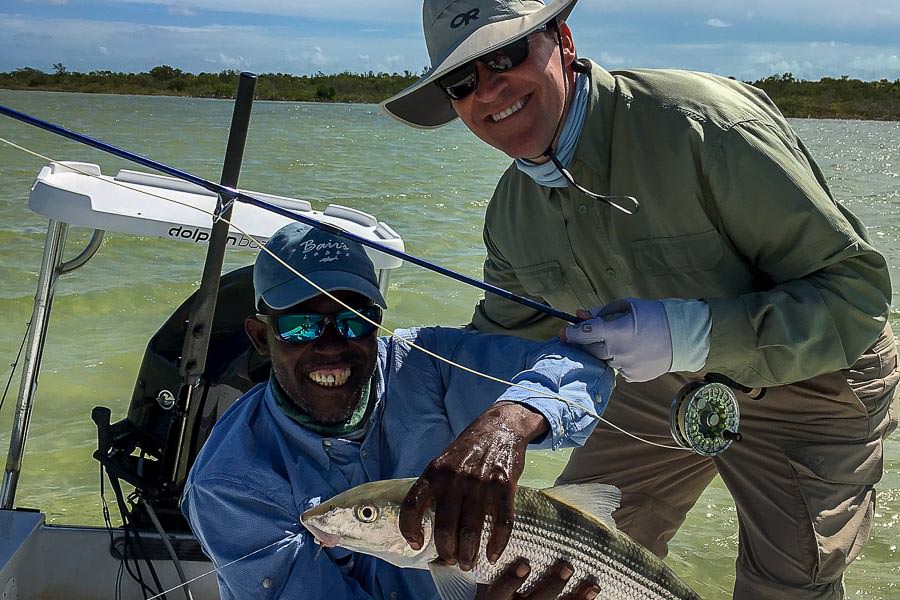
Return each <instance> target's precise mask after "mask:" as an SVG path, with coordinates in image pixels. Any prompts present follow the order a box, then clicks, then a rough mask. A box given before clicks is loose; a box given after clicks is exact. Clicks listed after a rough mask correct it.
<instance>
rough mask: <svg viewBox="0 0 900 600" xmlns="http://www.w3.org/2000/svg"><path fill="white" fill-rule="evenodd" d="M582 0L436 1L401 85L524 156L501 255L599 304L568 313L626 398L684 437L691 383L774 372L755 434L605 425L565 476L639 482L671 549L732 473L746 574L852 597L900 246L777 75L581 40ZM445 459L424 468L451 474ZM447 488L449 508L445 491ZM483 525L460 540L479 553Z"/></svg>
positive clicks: (644, 531) (537, 290)
mask: <svg viewBox="0 0 900 600" xmlns="http://www.w3.org/2000/svg"><path fill="white" fill-rule="evenodd" d="M574 5H575V0H559V1H557V2H555V3H553V4H550V5H548V6H545V5H544V4H543V3H542V2H540V1H539V0H425V3H424V11H423V26H424V32H425V40H426V43H427V47H428V53H429V55H430V57H431V63H432V68H431V69H430V70H429V71H427V72H426V74H425V75H424V76H423V77H422V78H421V79H420V80H419V81H418V82H416V83H415V84H414V85H412V86H411V87H409V88H408V89H406V90H404V91H403V92H401V93H399V94H397V95H396V96H394V97H393V98H390V99H388V100H387V101H385V102H384V104H383V108H384V109H385V110H386V111H387V113H388V114H390V115H391V116H393V117H395V118H397V119H399V120H401V121H403V122H405V123H407V124H410V125H413V126H416V127H440V126H442V125H444V124H446V123H448V122H450V121H452V120H453V119H455V118H457V117H459V118H460V119H461V120H462V121H463V122H464V123H465V124H466V126H467V127H468V128H469V129H470V130H471V131H472V132H473V133H474V134H475V135H476V136H478V137H479V138H481V139H482V140H483V141H485V142H486V143H488V144H490V145H491V146H493V147H495V148H498V149H499V150H501V151H503V152H505V153H506V154H508V155H509V156H510V157H511V158H513V159H514V163H513V164H512V165H511V166H510V167H509V168H508V169H507V171H506V172H505V173H504V174H503V176H502V178H501V179H500V182H499V183H498V185H497V188H496V190H495V192H494V196H493V198H492V199H491V203H490V205H489V206H488V208H487V214H486V223H485V227H484V241H485V245H486V247H487V259H486V261H485V266H484V278H485V280H486V281H487V282H488V283H491V284H494V285H497V286H500V287H503V288H505V289H507V290H510V291H512V292H515V293H517V294H521V295H524V296H527V297H530V298H532V299H535V300H538V301H542V302H545V303H547V304H550V305H552V306H554V307H555V308H557V309H560V310H564V311H568V312H575V311H576V310H579V309H582V308H585V307H596V308H593V309H591V310H590V311H589V312H586V311H582V312H579V313H578V314H579V316H580V317H582V318H584V319H586V320H585V321H584V322H582V323H581V324H579V325H576V326H569V327H568V328H566V329H565V330H564V333H563V335H564V337H566V338H567V339H569V340H570V341H574V342H578V343H583V344H586V348H587V349H589V350H590V351H591V352H593V353H594V354H595V355H596V356H598V357H600V358H602V359H604V360H607V361H608V363H609V364H610V365H611V366H614V367H616V368H617V369H618V371H619V375H621V379H622V380H623V381H620V385H619V386H618V387H617V388H616V391H615V392H614V394H613V398H612V401H611V402H610V405H609V410H608V411H607V413H606V416H607V417H608V418H609V420H610V421H612V422H613V423H615V424H616V425H618V426H620V427H623V428H624V429H626V430H628V431H633V432H639V433H641V434H642V435H643V437H645V438H648V439H649V440H651V441H654V442H659V443H663V444H668V445H671V438H670V436H669V425H668V412H669V404H670V402H671V400H672V398H673V396H674V395H675V394H676V392H677V391H678V390H679V389H680V388H681V387H682V386H683V385H685V384H686V383H687V382H689V381H692V380H696V379H698V378H699V377H702V376H703V375H704V374H705V373H707V372H714V373H719V374H723V375H725V376H727V377H730V378H731V379H733V380H734V381H736V382H738V383H740V384H743V385H745V386H748V387H765V388H768V393H767V394H766V395H765V396H764V397H763V398H762V399H759V400H751V399H749V398H747V397H742V398H741V399H740V400H741V407H740V409H741V430H742V432H743V437H744V439H743V441H742V442H741V443H739V444H734V445H732V446H731V448H729V449H728V450H727V451H726V452H724V453H723V454H720V455H719V456H716V457H713V458H710V457H703V456H698V455H695V454H692V453H689V452H679V451H675V450H669V449H661V448H657V447H654V446H651V445H648V444H644V443H641V442H639V441H635V440H633V439H632V438H630V437H626V436H624V435H622V434H621V433H619V432H617V431H614V430H612V429H610V428H608V427H605V426H600V427H598V428H597V429H596V430H595V432H594V434H593V435H592V437H591V438H590V440H589V441H588V443H587V444H586V445H585V446H584V447H583V448H580V449H576V450H575V451H574V452H573V455H572V458H571V460H570V462H569V464H568V465H567V467H566V469H565V471H564V472H563V474H562V475H561V480H562V482H574V481H586V480H600V481H604V482H608V483H613V484H615V485H617V486H619V487H620V488H622V491H623V500H622V505H623V507H622V508H621V509H620V510H619V511H617V512H616V514H615V518H616V521H617V523H618V524H619V525H620V527H622V529H624V530H625V531H626V532H627V533H628V534H629V535H631V536H632V537H633V538H635V539H637V540H638V541H640V542H641V543H643V544H644V545H645V546H647V547H648V548H649V549H651V550H652V551H653V552H655V553H656V554H658V555H659V556H664V555H665V554H666V552H667V544H668V541H669V540H670V539H671V538H672V536H673V535H674V534H675V532H676V531H677V530H678V528H679V527H680V526H681V524H682V523H683V521H684V519H685V516H686V514H687V512H688V511H689V510H690V508H691V507H692V506H693V505H694V503H695V501H696V500H697V498H698V497H699V496H700V494H701V493H702V491H703V490H704V488H705V487H706V486H707V484H708V483H709V482H710V481H711V480H712V478H713V477H714V476H715V475H716V474H719V475H721V477H722V479H723V481H724V482H725V484H726V486H727V487H728V489H729V491H730V492H731V494H732V496H733V498H734V501H735V504H736V506H737V511H738V518H739V526H740V531H739V544H740V545H739V552H738V559H737V565H736V570H737V578H736V582H735V590H734V597H735V598H737V599H740V600H749V599H751V598H753V599H758V598H766V599H792V600H798V599H817V600H819V599H821V600H824V599H839V598H843V595H844V592H843V584H842V582H843V573H844V570H845V569H846V567H847V565H849V564H850V562H852V561H853V559H854V558H856V556H858V555H859V553H860V551H861V549H862V547H863V545H864V543H865V541H866V539H867V538H868V535H869V528H870V526H871V521H872V517H873V512H874V506H875V489H874V486H875V484H876V483H877V482H878V481H879V479H880V478H881V474H882V440H883V438H884V437H885V436H887V435H888V434H889V433H890V432H891V431H892V430H893V429H894V428H895V427H896V423H897V397H896V395H895V388H896V387H897V382H898V378H900V372H898V367H897V353H896V349H895V344H894V337H893V334H892V332H891V329H890V326H889V324H888V322H887V318H886V317H887V314H888V309H889V306H890V301H891V285H890V280H889V277H888V268H887V265H886V262H885V259H884V257H883V256H882V255H881V254H880V253H879V252H878V251H877V250H876V249H875V248H874V247H873V246H872V245H871V243H870V242H869V240H868V237H867V235H866V230H865V227H864V225H863V224H862V223H861V222H860V221H859V219H857V218H856V217H855V216H854V215H853V214H851V213H850V212H849V211H848V210H846V209H845V208H844V207H843V206H841V205H840V204H838V203H837V202H836V201H835V199H834V198H833V197H832V195H831V192H830V190H829V189H828V186H827V184H826V182H825V179H824V177H823V175H822V173H821V171H820V169H819V167H818V166H817V165H816V163H815V161H814V160H813V158H812V157H811V156H810V154H809V152H808V151H807V149H806V147H805V146H804V144H803V142H802V141H801V140H800V139H798V137H797V136H796V134H795V133H794V131H793V130H792V129H791V127H790V125H789V124H788V123H787V122H786V121H785V119H784V118H783V117H782V115H781V114H780V112H779V111H778V109H777V107H776V106H775V105H774V104H773V103H772V102H771V100H769V98H767V97H766V95H765V94H764V93H763V92H761V91H760V90H758V89H755V88H753V87H750V86H748V85H745V84H743V83H740V82H737V81H734V80H730V79H725V78H722V77H717V76H714V75H709V74H705V73H692V72H685V71H677V70H629V71H620V72H612V73H611V72H608V71H606V70H604V69H603V68H601V67H600V66H599V65H597V64H596V63H594V62H592V61H589V60H579V59H578V58H577V56H576V52H575V44H574V41H573V38H572V33H571V31H570V30H569V27H568V26H567V25H566V23H565V19H566V17H567V16H568V15H569V13H570V12H571V10H572V8H573V7H574ZM472 321H473V324H474V326H475V327H477V328H478V329H480V330H482V331H493V332H498V331H503V332H509V333H515V334H518V335H522V336H526V337H532V338H538V339H540V338H545V337H547V336H550V335H553V334H555V333H556V332H557V331H558V330H559V329H560V328H561V327H562V326H565V325H566V324H565V323H562V322H560V321H559V320H556V319H554V318H552V317H548V316H547V315H544V314H542V313H539V312H537V311H534V310H532V309H529V308H526V307H523V306H521V305H518V304H515V303H513V302H510V301H507V300H504V299H502V298H499V297H495V296H490V295H489V296H487V297H486V298H485V299H484V300H482V301H481V302H480V303H479V305H478V306H477V307H476V309H475V314H474V316H473V319H472ZM451 450H452V448H451ZM438 462H439V463H440V465H436V464H435V463H432V466H431V467H429V470H427V471H426V472H425V474H424V475H423V479H425V480H428V479H429V478H433V477H435V473H436V469H437V467H438V466H440V469H441V470H442V472H444V473H450V474H452V473H453V471H454V469H455V465H454V464H453V461H452V460H447V459H446V457H443V456H442V457H441V458H439V459H438ZM423 487H427V486H424V484H423ZM421 495H424V496H429V495H428V494H421ZM428 499H429V500H436V501H437V502H438V511H439V512H440V511H441V510H442V508H441V505H442V503H443V500H442V498H441V496H440V491H435V492H432V493H431V494H430V496H429V497H428ZM424 502H425V500H422V499H420V498H416V499H414V500H410V505H411V506H418V505H421V504H423V503H424ZM409 512H410V513H411V514H412V517H409V518H408V521H407V522H406V526H405V528H404V534H405V535H407V538H408V539H410V540H412V542H413V544H415V540H416V537H417V532H416V525H415V521H416V520H417V518H418V517H419V512H420V511H419V510H418V509H417V510H416V511H413V510H410V511H409ZM413 517H414V518H413ZM450 537H452V536H450ZM462 537H463V536H462V533H460V534H459V536H458V539H462ZM501 545H502V540H501ZM467 548H468V547H467V546H465V545H462V544H457V543H456V542H454V541H451V542H450V543H448V545H447V547H445V548H444V550H443V551H444V553H445V554H452V553H456V554H458V555H460V556H461V561H465V560H468V553H469V552H470V551H469V550H468V549H467ZM462 555H466V556H462ZM442 556H444V555H443V554H442Z"/></svg>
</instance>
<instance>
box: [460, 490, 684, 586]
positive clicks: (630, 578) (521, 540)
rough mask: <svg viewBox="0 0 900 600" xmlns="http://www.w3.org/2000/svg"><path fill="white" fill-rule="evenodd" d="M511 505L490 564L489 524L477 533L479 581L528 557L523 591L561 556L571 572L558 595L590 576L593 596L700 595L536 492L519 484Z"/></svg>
mask: <svg viewBox="0 0 900 600" xmlns="http://www.w3.org/2000/svg"><path fill="white" fill-rule="evenodd" d="M515 504H516V518H515V523H514V525H513V531H512V534H511V535H510V541H509V545H508V546H507V548H506V550H505V551H504V553H503V555H502V556H501V557H500V560H498V561H497V563H496V564H494V565H492V564H490V562H488V560H487V557H486V556H485V554H484V551H483V549H484V548H486V545H487V540H488V537H489V531H490V528H489V526H488V527H486V528H485V530H484V531H483V533H482V544H481V548H482V551H481V552H480V554H479V559H478V561H477V563H476V565H475V573H476V576H477V577H478V579H479V580H481V581H492V580H493V579H494V578H495V577H497V576H498V575H500V573H501V572H502V571H503V570H504V569H505V568H506V566H507V565H508V564H509V563H510V562H511V561H512V560H514V559H515V558H517V557H520V556H521V557H524V558H527V559H528V561H529V563H530V564H531V569H532V574H531V575H530V576H529V578H528V580H526V582H525V584H524V586H523V588H522V591H523V593H524V592H527V591H528V590H530V589H531V588H532V587H533V586H534V585H535V584H536V583H537V582H538V581H539V579H540V576H541V574H543V573H544V572H545V570H546V569H547V568H549V567H550V566H551V565H553V564H554V563H555V562H556V561H557V560H559V559H560V558H562V559H565V560H566V561H567V562H569V564H570V565H571V566H572V568H573V569H574V571H575V573H574V575H573V576H572V578H571V579H570V580H569V583H568V584H567V585H566V588H565V589H564V590H563V593H569V592H571V591H572V590H573V589H574V588H575V586H576V585H577V583H578V582H579V581H581V580H582V579H584V578H585V577H593V578H594V579H595V580H596V582H597V583H598V585H599V586H600V590H601V591H600V595H599V596H598V598H609V599H611V600H612V599H622V600H631V599H654V600H655V599H666V600H681V599H693V598H699V596H697V594H696V593H694V592H693V591H692V590H691V589H690V588H689V587H688V586H687V585H685V584H684V583H683V582H682V581H680V580H679V579H678V578H677V577H676V576H675V574H674V573H672V572H671V570H669V569H668V567H666V566H665V564H663V563H662V562H661V561H660V560H659V559H658V558H656V557H655V556H653V555H652V554H651V553H650V552H649V551H648V550H646V549H645V548H644V547H643V546H641V545H639V544H638V543H637V542H635V541H634V540H631V539H630V538H628V537H626V536H624V535H622V534H621V533H619V532H617V531H614V530H612V529H610V528H608V527H606V526H605V525H604V524H603V523H601V522H598V521H597V520H595V519H592V518H590V517H588V516H586V515H585V514H584V513H581V512H580V511H577V510H574V509H572V508H571V507H569V506H566V505H565V504H563V503H561V502H558V501H556V500H555V499H553V498H551V497H549V496H547V495H546V494H543V493H541V492H540V491H539V490H533V489H529V488H519V489H518V491H517V492H516V498H515ZM487 521H488V525H489V519H488V520H487ZM587 540H590V541H587Z"/></svg>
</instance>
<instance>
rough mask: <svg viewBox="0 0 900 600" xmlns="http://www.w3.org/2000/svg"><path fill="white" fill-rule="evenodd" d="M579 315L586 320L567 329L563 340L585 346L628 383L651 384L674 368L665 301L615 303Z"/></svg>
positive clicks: (622, 301) (578, 314)
mask: <svg viewBox="0 0 900 600" xmlns="http://www.w3.org/2000/svg"><path fill="white" fill-rule="evenodd" d="M576 314H577V316H578V317H579V318H580V319H584V320H583V321H582V322H581V323H576V324H575V325H569V326H568V327H566V328H565V329H563V330H562V331H561V332H560V338H561V339H562V340H563V341H566V342H572V343H575V344H581V345H583V346H584V349H585V350H587V351H588V352H590V353H591V354H593V355H594V356H596V357H597V358H599V359H600V360H605V361H606V362H607V363H608V364H609V366H611V367H613V368H615V369H617V370H618V371H619V372H620V373H621V374H622V376H623V377H624V378H625V379H626V380H627V381H650V380H651V379H656V378H657V377H659V376H660V375H662V374H664V373H668V372H669V370H670V369H671V368H672V334H671V331H670V329H669V320H668V318H667V317H666V309H665V306H664V305H663V303H662V302H661V301H659V300H639V299H637V298H628V299H625V300H614V301H613V302H610V303H609V304H607V305H605V306H599V307H597V308H593V309H591V310H590V312H588V311H585V310H579V311H578V312H577V313H576Z"/></svg>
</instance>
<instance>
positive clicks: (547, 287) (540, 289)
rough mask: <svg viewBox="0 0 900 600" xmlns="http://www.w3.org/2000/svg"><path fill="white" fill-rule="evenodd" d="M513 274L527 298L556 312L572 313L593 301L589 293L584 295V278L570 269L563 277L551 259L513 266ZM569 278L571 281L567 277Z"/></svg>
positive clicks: (588, 287) (587, 288) (574, 269)
mask: <svg viewBox="0 0 900 600" xmlns="http://www.w3.org/2000/svg"><path fill="white" fill-rule="evenodd" d="M514 271H515V274H516V279H518V281H519V283H520V284H521V285H522V287H523V288H524V289H525V291H526V292H527V294H528V296H530V297H532V298H537V299H539V300H541V301H542V302H544V303H546V304H549V305H550V306H552V307H554V308H556V309H558V310H563V311H569V312H572V311H574V310H575V309H577V308H581V307H582V306H588V305H590V303H591V302H592V301H593V300H594V296H593V294H591V293H587V292H589V290H590V286H589V285H588V284H587V279H586V278H585V277H584V276H583V275H581V274H580V273H579V271H578V269H577V268H574V267H573V268H571V269H570V271H569V272H568V274H567V272H566V271H565V270H563V268H562V266H561V265H560V263H559V262H558V261H555V260H551V261H547V262H543V263H538V264H535V265H527V266H523V267H516V268H515V269H514ZM570 276H571V277H573V278H574V281H573V280H571V279H570V278H569V277H570ZM585 303H588V304H585Z"/></svg>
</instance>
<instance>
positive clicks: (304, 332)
mask: <svg viewBox="0 0 900 600" xmlns="http://www.w3.org/2000/svg"><path fill="white" fill-rule="evenodd" d="M357 312H358V313H360V314H361V315H363V316H364V317H366V319H369V320H371V321H375V322H376V323H381V307H379V306H366V307H363V308H357V309H356V312H354V311H352V310H342V311H341V312H339V313H335V314H332V315H323V314H321V313H292V314H285V315H279V316H278V317H277V318H273V317H271V316H270V315H256V318H257V319H259V320H260V321H262V322H263V323H267V324H269V325H271V326H272V329H273V330H274V331H275V335H277V336H278V337H279V339H281V340H282V341H284V342H288V343H289V344H305V343H306V342H311V341H313V340H315V339H316V338H318V337H319V336H321V335H322V333H323V332H324V331H325V328H326V327H328V324H329V323H334V327H335V329H337V330H338V333H340V334H341V335H342V336H344V337H345V338H346V339H348V340H358V339H360V338H364V337H368V336H370V335H372V333H373V332H374V331H375V330H376V329H377V327H376V326H375V325H373V324H372V323H370V322H369V321H367V320H366V319H364V318H363V317H360V316H359V315H358V314H356V313H357Z"/></svg>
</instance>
